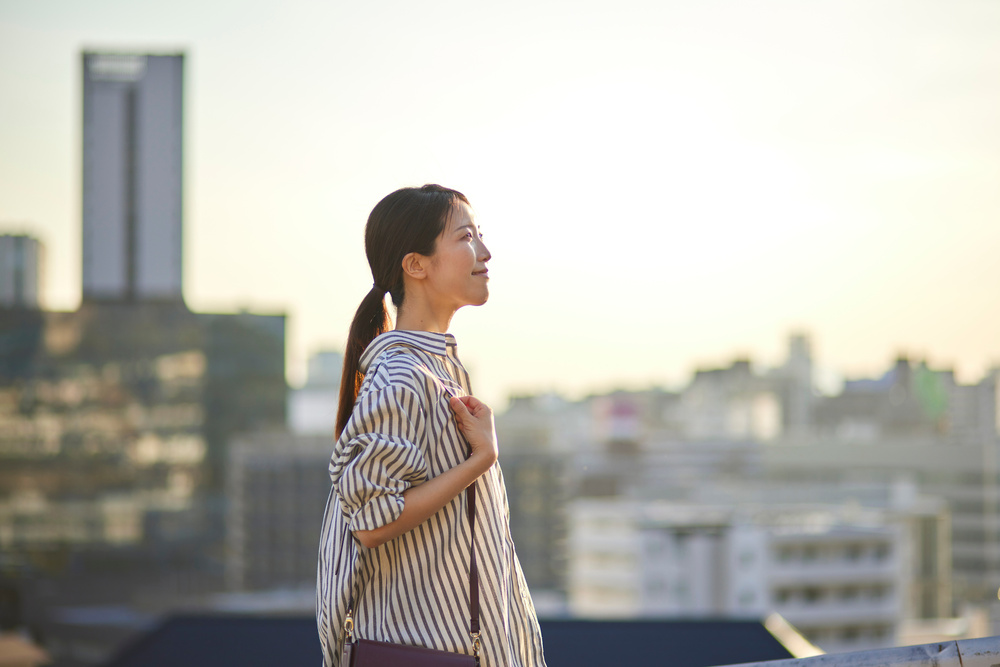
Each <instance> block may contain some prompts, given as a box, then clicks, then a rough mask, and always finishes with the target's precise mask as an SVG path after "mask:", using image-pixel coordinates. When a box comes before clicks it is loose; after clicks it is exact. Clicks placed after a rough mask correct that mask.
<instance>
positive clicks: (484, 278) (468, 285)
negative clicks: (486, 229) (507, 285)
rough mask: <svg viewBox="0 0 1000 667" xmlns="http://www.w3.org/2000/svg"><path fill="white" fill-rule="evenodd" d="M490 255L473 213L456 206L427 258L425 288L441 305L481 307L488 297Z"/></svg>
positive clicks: (464, 207)
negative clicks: (428, 261)
mask: <svg viewBox="0 0 1000 667" xmlns="http://www.w3.org/2000/svg"><path fill="white" fill-rule="evenodd" d="M489 260H490V251H489V250H488V249H487V248H486V245H485V244H484V243H483V238H482V234H480V233H479V227H478V226H477V225H476V222H475V216H474V215H473V213H472V209H471V208H470V207H469V205H468V204H466V203H465V202H459V203H458V204H457V205H456V206H455V207H454V208H453V209H452V211H451V214H450V215H449V216H448V220H447V222H446V223H445V228H444V231H443V232H441V235H440V236H438V239H437V243H436V245H435V247H434V254H433V255H431V257H430V263H429V266H428V272H427V280H428V285H427V286H428V287H429V288H430V291H431V292H432V294H433V295H434V298H435V300H437V301H438V302H439V303H440V304H441V305H445V306H450V307H454V308H456V309H458V308H461V307H462V306H481V305H482V304H484V303H486V300H487V299H488V298H489V296H490V288H489V280H490V278H489V273H488V271H487V269H486V262H488V261H489Z"/></svg>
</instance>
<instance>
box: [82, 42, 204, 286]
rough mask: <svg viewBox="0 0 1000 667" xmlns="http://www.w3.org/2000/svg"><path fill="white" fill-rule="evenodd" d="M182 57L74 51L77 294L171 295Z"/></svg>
mask: <svg viewBox="0 0 1000 667" xmlns="http://www.w3.org/2000/svg"><path fill="white" fill-rule="evenodd" d="M183 148H184V55H183V54H172V55H148V54H142V53H84V54H83V216H82V218H83V299H84V301H89V300H125V301H137V300H141V301H151V300H166V301H180V300H181V299H182V275H183V244H182V239H183V235H182V229H183V218H184V214H183V213H184V212H183V204H184V190H183V184H184V179H183V173H184V161H183V157H184V153H183Z"/></svg>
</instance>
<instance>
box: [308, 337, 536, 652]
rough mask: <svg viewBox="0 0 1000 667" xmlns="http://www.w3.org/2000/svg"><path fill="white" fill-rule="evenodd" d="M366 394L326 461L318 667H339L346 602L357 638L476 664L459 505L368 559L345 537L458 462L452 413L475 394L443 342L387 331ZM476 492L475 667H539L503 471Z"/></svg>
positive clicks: (384, 518)
mask: <svg viewBox="0 0 1000 667" xmlns="http://www.w3.org/2000/svg"><path fill="white" fill-rule="evenodd" d="M360 368H361V372H362V373H363V374H364V376H365V377H364V382H363V383H362V386H361V389H360V391H359V392H358V398H357V400H356V402H355V404H354V412H353V414H352V415H351V418H350V420H349V421H348V422H347V426H346V427H345V428H344V432H343V434H341V436H340V438H339V439H338V440H337V443H336V445H335V446H334V450H333V456H332V458H331V460H330V478H331V479H332V480H333V488H332V489H331V491H330V497H329V500H327V504H326V511H325V515H324V518H323V531H322V534H321V536H320V547H319V572H318V576H317V587H316V596H317V599H316V619H317V624H318V626H319V637H320V643H321V645H322V649H323V661H324V662H323V664H324V667H338V665H339V662H340V654H341V650H342V647H343V641H344V638H343V636H342V635H343V626H344V617H345V615H346V613H347V607H348V601H349V598H350V593H351V591H352V590H353V592H354V611H353V618H354V635H355V637H359V638H362V639H374V640H378V641H388V642H395V643H400V644H411V645H415V646H427V647H431V648H436V649H441V650H445V651H453V652H456V653H466V654H469V655H471V654H472V640H471V638H470V636H469V617H470V610H469V560H470V547H471V541H470V535H471V531H470V526H469V521H468V516H467V511H466V495H465V493H460V494H459V495H458V496H456V497H455V498H453V499H452V500H451V501H449V502H448V503H447V504H446V505H445V506H444V507H443V508H441V509H440V510H439V511H438V512H436V513H435V514H434V515H432V516H431V517H430V518H429V519H427V520H426V521H424V522H423V523H421V524H420V525H419V526H417V527H416V528H414V529H413V530H410V531H408V532H406V533H404V534H403V535H400V536H399V537H397V538H395V539H392V540H389V541H388V542H386V543H385V544H383V545H381V546H379V547H375V548H373V549H367V548H365V547H364V546H363V545H362V544H361V543H360V542H358V541H357V540H356V539H353V536H352V534H351V531H354V530H373V529H375V528H378V527H379V526H383V525H385V524H387V523H391V522H392V521H394V520H395V519H397V518H398V517H399V515H400V513H401V512H402V510H403V497H402V494H403V492H404V491H405V490H406V489H408V488H410V487H411V486H413V485H415V484H420V483H421V482H424V481H426V480H428V479H430V478H432V477H435V476H437V475H439V474H441V473H443V472H444V471H446V470H449V469H451V468H453V467H454V466H456V465H458V464H459V463H461V462H462V461H463V460H465V458H466V456H467V452H468V444H467V442H466V440H465V438H464V437H463V436H462V434H461V433H460V432H459V430H458V425H457V422H456V421H455V418H454V414H453V413H452V411H451V408H450V407H449V405H448V399H449V397H450V396H465V395H469V394H470V393H471V389H470V386H469V375H468V373H467V372H466V371H465V368H464V367H463V366H462V363H461V362H460V361H459V359H458V354H457V352H456V346H455V338H454V336H452V335H451V334H447V333H445V334H440V333H431V332H424V331H389V332H387V333H384V334H382V335H381V336H379V337H377V338H376V339H375V340H374V341H372V343H371V344H370V345H369V346H368V348H367V349H366V350H365V352H364V354H363V355H362V356H361V365H360ZM475 484H476V496H477V497H476V560H477V561H478V564H479V586H480V594H479V600H480V625H481V630H482V650H481V653H480V655H481V664H482V665H483V667H544V665H545V658H544V657H543V655H542V636H541V632H540V630H539V627H538V620H537V618H536V616H535V608H534V605H533V604H532V602H531V596H530V595H529V593H528V587H527V585H526V584H525V581H524V575H523V574H522V572H521V566H520V564H519V563H518V560H517V554H516V553H515V552H514V543H513V541H512V540H511V536H510V525H509V521H508V517H509V514H510V511H509V508H508V506H507V492H506V490H505V488H504V482H503V474H502V473H501V471H500V466H499V464H494V465H493V466H492V467H491V468H490V469H489V470H488V471H486V473H485V474H483V475H482V476H481V477H480V478H479V479H478V480H476V482H475Z"/></svg>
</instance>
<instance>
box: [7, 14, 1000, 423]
mask: <svg viewBox="0 0 1000 667" xmlns="http://www.w3.org/2000/svg"><path fill="white" fill-rule="evenodd" d="M998 35H1000V3H998V2H996V1H995V0H984V1H979V2H971V1H964V0H935V1H927V0H907V1H906V2H900V1H892V2H888V1H881V0H858V1H853V0H836V1H833V2H823V1H820V0H814V1H810V2H803V1H802V0H793V1H788V2H780V1H776V0H726V1H719V0H686V1H684V2H678V1H676V0H655V1H649V2H645V1H639V0H615V2H611V1H610V0H602V1H600V2H597V1H586V0H573V1H569V0H566V1H553V0H505V1H504V2H494V3H477V2H469V1H468V0H463V1H460V2H459V1H447V2H445V1H442V2H419V1H415V0H405V1H397V2H388V1H379V0H369V1H366V2H350V3H343V2H337V3H335V2H305V1H302V0H283V1H282V2H277V1H273V2H272V1H258V2H248V1H243V0H240V1H237V0H224V1H221V0H171V1H170V2H134V1H127V2H126V1H124V0H122V1H119V2H111V1H108V0H88V2H85V3H84V2H79V1H78V0H63V1H57V0H26V1H23V2H12V1H11V0H0V230H3V231H13V232H22V231H27V232H29V233H33V234H35V235H37V236H39V237H40V238H41V239H42V240H43V242H44V243H45V246H46V253H47V255H46V260H47V267H46V273H45V284H44V295H45V305H46V306H47V307H49V308H52V309H63V310H70V309H73V308H75V307H76V306H77V304H78V302H79V298H80V169H79V164H80V152H81V148H80V141H81V140H80V127H81V118H80V115H81V108H82V103H81V90H80V87H81V83H80V56H79V53H80V51H81V50H82V49H84V48H91V49H94V48H99V49H109V50H111V49H119V48H129V49H140V50H160V51H162V50H177V49H182V50H184V51H185V52H186V53H187V72H186V76H187V79H186V102H185V103H186V109H185V114H186V123H187V125H186V137H185V151H186V152H185V166H186V172H185V187H186V220H185V253H186V254H185V262H186V263H185V267H184V279H185V297H186V300H187V302H188V304H189V305H190V306H191V307H192V309H194V310H196V311H223V312H225V311H232V310H235V309H236V308H239V307H248V308H250V309H252V310H257V311H262V312H274V311H284V312H287V313H288V315H289V320H288V334H289V353H288V355H289V356H288V361H289V377H290V379H291V380H292V381H293V382H299V381H301V380H302V379H303V375H304V367H305V360H306V358H307V356H308V355H309V354H310V353H311V352H313V351H316V350H318V349H320V348H323V347H340V346H342V344H343V341H344V340H345V338H346V332H347V327H348V324H349V321H350V318H351V317H352V315H353V312H354V309H355V308H356V307H357V305H358V303H359V301H360V299H361V298H362V297H363V296H364V294H365V293H366V292H367V291H368V288H369V287H370V285H371V274H370V272H369V270H368V267H367V263H366V262H365V259H364V252H363V243H362V230H363V225H364V221H365V219H366V218H367V214H368V212H369V211H370V210H371V207H372V206H374V204H375V203H376V202H377V201H378V200H379V199H380V198H381V197H382V196H383V195H385V194H387V193H388V192H390V191H392V190H394V189H396V188H397V187H401V186H404V185H420V184H423V183H425V182H439V183H442V184H445V185H448V186H450V187H454V188H458V189H460V190H462V191H464V192H465V193H466V194H467V195H468V196H469V198H470V199H471V201H472V203H473V206H474V207H475V208H476V210H477V214H478V217H479V222H480V224H481V226H482V228H483V231H484V234H485V237H486V241H487V243H488V244H489V246H490V249H491V250H492V252H493V256H494V259H493V261H492V262H491V269H490V273H491V277H492V279H491V288H492V298H491V300H490V303H489V304H487V305H486V306H485V307H483V308H479V309H468V310H467V311H464V312H460V313H459V314H458V315H457V316H456V319H455V322H454V327H453V331H454V333H455V334H456V336H458V339H459V344H460V353H461V354H462V357H463V359H464V360H465V362H466V365H467V366H469V367H470V370H471V371H472V374H473V381H474V383H475V385H476V386H478V388H479V390H478V393H479V394H480V395H482V396H483V397H484V398H485V399H487V400H488V401H490V402H493V403H494V404H495V405H498V406H499V407H502V402H503V400H504V399H505V398H506V396H507V394H508V392H510V391H515V392H523V391H535V390H550V389H554V390H560V391H563V392H565V393H569V394H570V395H574V394H577V395H578V394H581V393H583V392H588V391H601V390H606V389H610V388H613V387H616V386H625V387H643V386H649V385H653V384H663V385H667V386H671V385H677V384H678V383H681V382H683V381H685V380H686V379H687V378H688V376H689V374H690V372H691V371H692V370H693V369H694V368H696V367H698V366H704V365H713V364H723V363H728V361H729V360H730V359H731V358H732V357H734V356H735V355H744V356H751V357H752V358H753V359H755V360H756V361H758V362H760V363H764V364H772V363H777V362H779V361H780V360H781V359H782V358H783V356H784V346H785V339H786V336H787V335H788V333H789V332H790V331H791V330H799V329H802V330H806V331H808V332H811V334H812V336H813V342H814V352H815V355H816V357H817V359H818V361H819V363H820V364H822V365H823V366H824V367H825V368H827V369H834V370H836V371H838V372H841V373H844V374H847V375H859V374H875V373H881V372H882V371H883V370H884V369H885V368H886V367H887V366H888V365H889V364H890V363H891V361H892V359H893V358H894V357H895V355H896V354H897V352H907V353H909V354H911V355H914V356H926V357H927V358H928V359H929V360H930V362H931V363H932V365H936V366H941V367H954V368H955V369H956V370H957V371H958V373H959V377H960V378H961V379H963V380H965V381H978V380H979V378H980V377H981V376H982V373H983V372H984V370H985V369H986V368H987V367H988V366H990V365H992V364H996V363H998V362H1000V315H998V308H997V300H998V299H997V297H998V288H997V286H998V285H1000V185H998V184H1000V122H998V119H1000V48H997V36H998Z"/></svg>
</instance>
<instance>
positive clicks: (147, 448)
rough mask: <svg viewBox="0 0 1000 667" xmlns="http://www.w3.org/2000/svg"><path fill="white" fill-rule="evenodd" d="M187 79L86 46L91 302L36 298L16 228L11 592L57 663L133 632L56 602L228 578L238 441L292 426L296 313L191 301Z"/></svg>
mask: <svg viewBox="0 0 1000 667" xmlns="http://www.w3.org/2000/svg"><path fill="white" fill-rule="evenodd" d="M183 72H184V56H183V54H176V55H146V54H136V53H125V54H120V53H85V54H83V114H84V119H83V172H82V178H83V210H82V227H83V257H82V266H83V302H82V304H81V305H80V307H79V308H78V309H77V310H75V311H73V312H47V311H44V310H40V309H39V307H38V305H39V304H38V282H39V279H40V271H39V265H40V255H41V251H40V244H39V243H38V241H36V240H34V239H31V238H29V237H25V236H3V237H0V490H2V493H0V574H3V575H4V581H5V582H6V583H2V584H0V588H4V587H6V588H4V590H11V591H14V592H15V593H16V594H17V599H18V600H19V604H18V605H17V608H18V616H19V618H20V622H22V623H23V624H24V625H25V626H26V627H28V628H30V630H31V631H32V632H34V633H35V634H37V635H38V636H44V637H46V638H47V639H48V641H49V646H52V647H54V649H53V650H52V655H53V657H54V658H56V659H57V660H70V661H72V660H83V662H84V663H86V662H87V660H89V661H90V662H93V661H96V660H98V659H99V658H101V656H102V655H105V654H106V651H107V650H110V647H111V645H113V644H115V643H116V642H120V641H121V639H122V633H121V632H118V633H115V632H112V633H110V634H107V635H106V636H105V639H101V637H102V634H101V633H100V632H96V633H95V632H91V633H90V634H89V635H88V636H89V637H90V638H91V639H88V640H86V641H84V640H82V639H81V638H80V637H79V636H75V635H74V633H73V632H72V631H69V630H66V627H67V626H66V624H61V623H62V621H60V620H59V619H63V620H65V618H73V617H74V616H73V614H69V616H67V615H66V613H63V612H59V611H58V610H60V609H67V608H70V607H72V606H75V605H88V606H92V605H97V604H112V603H113V604H120V605H137V606H139V607H145V608H149V609H155V608H159V609H163V608H171V607H172V606H176V605H178V604H183V601H184V600H186V599H189V598H190V597H191V596H203V595H206V594H209V593H211V592H213V591H223V590H225V586H226V582H225V567H226V566H225V553H226V550H225V538H224V536H225V520H226V505H227V498H226V486H225V469H226V462H227V452H228V449H229V446H230V443H231V441H232V439H233V438H234V437H235V436H236V435H237V434H240V433H251V432H258V431H260V430H261V429H283V428H284V425H285V416H286V409H287V407H286V402H287V385H286V381H285V316H284V315H283V314H256V313H249V312H238V313H227V314H222V313H193V312H191V311H190V310H189V309H188V308H187V306H186V305H185V303H184V299H183V292H182V283H181V275H182V267H183V256H182V252H181V250H182V243H181V242H182V228H183V224H182V223H183V215H182V214H183V189H182V181H183V179H182V175H183V165H182V155H183V151H182V147H183V87H184V85H183V84H184V80H183ZM320 511H321V510H320ZM84 616H85V617H86V618H89V619H91V620H93V619H94V618H98V617H99V616H100V615H99V614H98V615H84ZM83 634H87V633H83ZM74 637H75V638H74ZM95 637H96V638H97V639H94V638H95ZM102 651H103V653H102ZM88 656H89V657H88ZM105 657H106V655H105ZM84 658H86V659H84Z"/></svg>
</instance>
